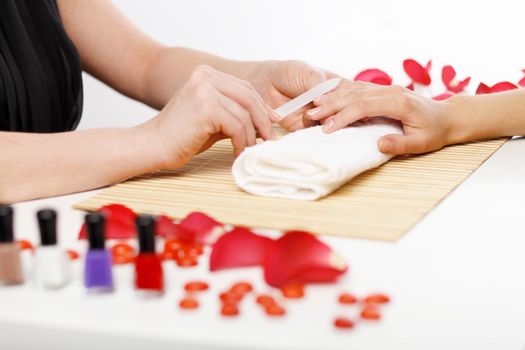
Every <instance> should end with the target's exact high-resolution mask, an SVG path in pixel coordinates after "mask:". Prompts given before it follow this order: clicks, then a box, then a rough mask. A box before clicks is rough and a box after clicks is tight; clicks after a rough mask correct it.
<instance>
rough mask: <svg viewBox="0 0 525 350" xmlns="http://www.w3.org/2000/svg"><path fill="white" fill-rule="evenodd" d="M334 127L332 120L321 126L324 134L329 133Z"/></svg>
mask: <svg viewBox="0 0 525 350" xmlns="http://www.w3.org/2000/svg"><path fill="white" fill-rule="evenodd" d="M333 126H334V120H333V119H330V120H329V121H327V122H326V123H325V124H324V125H323V131H324V132H330V131H331V130H332V127H333Z"/></svg>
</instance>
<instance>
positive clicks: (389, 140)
mask: <svg viewBox="0 0 525 350" xmlns="http://www.w3.org/2000/svg"><path fill="white" fill-rule="evenodd" d="M378 144H379V150H380V151H381V152H383V153H387V154H394V155H397V154H407V153H423V152H425V147H424V145H425V144H424V140H423V139H422V137H421V136H418V135H386V136H383V137H382V138H380V139H379V142H378Z"/></svg>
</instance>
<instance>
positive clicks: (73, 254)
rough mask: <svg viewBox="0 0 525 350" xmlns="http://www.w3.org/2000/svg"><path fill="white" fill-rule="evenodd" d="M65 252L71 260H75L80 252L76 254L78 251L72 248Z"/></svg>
mask: <svg viewBox="0 0 525 350" xmlns="http://www.w3.org/2000/svg"><path fill="white" fill-rule="evenodd" d="M66 253H67V256H68V257H69V259H71V260H77V259H78V258H79V257H80V254H78V252H77V251H75V250H73V249H68V250H66Z"/></svg>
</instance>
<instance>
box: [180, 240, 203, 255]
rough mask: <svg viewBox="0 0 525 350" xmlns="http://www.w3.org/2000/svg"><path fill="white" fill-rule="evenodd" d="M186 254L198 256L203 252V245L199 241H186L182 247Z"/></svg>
mask: <svg viewBox="0 0 525 350" xmlns="http://www.w3.org/2000/svg"><path fill="white" fill-rule="evenodd" d="M182 250H183V251H184V253H185V254H186V255H187V256H199V255H202V254H204V247H203V246H202V244H200V243H187V244H186V245H184V246H183V247H182Z"/></svg>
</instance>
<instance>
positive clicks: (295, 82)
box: [271, 61, 326, 98]
mask: <svg viewBox="0 0 525 350" xmlns="http://www.w3.org/2000/svg"><path fill="white" fill-rule="evenodd" d="M271 79H272V82H273V84H274V86H275V87H276V88H277V90H279V92H280V93H281V94H283V95H285V96H287V97H289V98H294V97H297V96H299V95H300V94H302V93H303V92H305V91H307V90H310V89H311V88H313V87H314V86H316V85H318V84H320V83H322V82H323V81H325V80H326V74H325V72H323V71H322V70H321V69H319V68H316V67H313V66H310V65H309V64H307V63H305V62H301V61H288V62H284V64H281V65H280V69H278V70H276V72H275V73H274V74H273V76H272V77H271Z"/></svg>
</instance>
